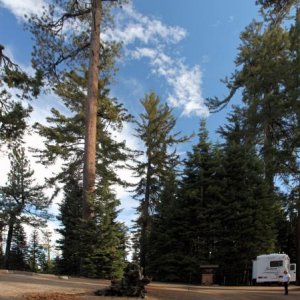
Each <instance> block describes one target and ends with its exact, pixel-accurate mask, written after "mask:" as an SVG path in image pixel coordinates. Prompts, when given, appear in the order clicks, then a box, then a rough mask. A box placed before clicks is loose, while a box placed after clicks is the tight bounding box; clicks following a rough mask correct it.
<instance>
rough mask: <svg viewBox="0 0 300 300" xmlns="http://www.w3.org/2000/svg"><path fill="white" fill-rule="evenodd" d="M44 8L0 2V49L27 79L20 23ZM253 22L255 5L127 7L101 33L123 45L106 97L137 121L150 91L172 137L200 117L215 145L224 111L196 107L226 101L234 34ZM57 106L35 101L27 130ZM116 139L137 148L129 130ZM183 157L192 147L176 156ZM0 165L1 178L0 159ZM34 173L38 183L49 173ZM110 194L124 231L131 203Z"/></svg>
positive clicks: (138, 0) (192, 1)
mask: <svg viewBox="0 0 300 300" xmlns="http://www.w3.org/2000/svg"><path fill="white" fill-rule="evenodd" d="M44 1H45V0H0V43H1V44H3V45H4V46H5V47H6V54H8V55H9V56H11V57H12V58H13V59H14V60H15V61H16V62H17V63H19V64H20V65H21V66H22V67H23V68H24V69H26V70H29V71H30V52H31V48H32V41H31V37H30V34H29V33H28V32H25V31H24V30H23V24H24V21H25V19H24V17H23V16H24V14H25V13H27V14H30V13H39V12H40V11H41V8H42V5H43V2H44ZM254 18H256V19H257V18H259V15H258V7H257V6H255V1H254V0H186V1H183V0H133V1H132V2H131V3H130V4H129V5H126V6H125V7H124V8H123V9H122V10H118V11H117V12H116V29H115V30H114V31H107V32H103V33H102V38H103V39H117V40H121V41H123V42H124V47H123V50H122V51H123V56H122V57H121V59H120V61H119V62H118V69H119V71H118V73H117V76H116V78H115V83H114V84H113V86H112V94H113V95H115V96H116V97H117V98H118V99H119V101H120V102H122V103H124V105H125V107H126V108H127V109H128V110H129V112H130V113H131V114H133V115H138V114H139V113H140V112H141V109H142V108H141V106H140V104H139V99H141V98H142V97H143V96H144V95H145V93H149V92H150V91H151V90H153V91H155V92H156V94H157V95H159V97H160V99H161V101H162V102H168V103H169V105H170V106H171V107H174V114H175V115H176V117H177V119H178V121H177V127H176V130H177V131H182V132H183V133H184V134H191V133H192V132H197V131H198V128H199V118H200V116H201V115H206V116H207V125H208V129H209V132H210V137H211V139H213V140H217V138H218V137H217V136H216V134H215V131H216V129H217V128H218V127H219V126H221V125H223V124H224V123H225V118H226V113H227V112H228V111H229V110H230V108H228V109H226V110H224V111H222V112H220V113H217V114H213V115H209V114H208V112H207V109H206V107H205V106H204V104H203V101H204V99H205V98H207V97H214V96H218V97H223V96H225V95H226V94H227V91H226V88H225V86H224V85H223V84H222V83H221V82H220V79H222V78H224V77H225V76H230V74H231V73H232V72H233V71H234V67H235V66H234V59H235V57H236V54H237V48H238V46H239V44H240V40H239V34H240V32H241V31H242V30H243V29H244V28H245V26H247V25H248V24H249V23H250V22H251V21H252V20H253V19H254ZM237 101H238V99H237ZM57 105H58V106H59V100H58V99H57V98H55V97H52V96H51V95H50V96H49V95H47V96H41V99H40V100H39V101H37V102H35V103H34V106H35V112H34V114H33V116H32V122H34V121H37V120H38V121H43V120H44V119H45V117H46V116H47V115H49V110H50V108H51V107H52V106H57ZM118 138H119V139H126V140H127V141H128V142H129V146H132V147H140V145H138V142H137V141H136V140H135V139H134V138H133V129H132V128H131V126H130V125H128V126H126V128H125V130H124V132H123V133H121V134H119V136H118ZM33 140H34V143H36V141H37V140H36V139H35V138H34V137H28V141H27V142H28V144H30V143H33ZM39 143H41V141H39ZM190 149H191V143H190V144H187V145H184V146H182V147H181V149H179V150H180V151H181V152H182V153H185V151H186V150H190ZM0 162H1V165H2V166H3V168H4V169H5V170H7V169H8V163H7V160H5V157H4V155H3V154H2V155H1V157H0ZM34 166H35V169H36V171H37V174H38V177H39V178H41V177H44V176H47V174H48V173H47V172H50V171H49V170H44V169H43V168H42V167H41V166H38V165H34ZM124 176H127V175H126V174H124ZM3 180H4V179H2V181H0V184H3V183H4V182H3ZM117 190H118V193H119V196H120V198H121V199H122V208H123V213H122V215H121V219H122V220H124V221H126V223H127V224H129V220H130V219H132V218H133V217H134V210H133V209H132V207H133V206H135V203H134V202H133V200H131V198H130V195H129V194H128V192H126V191H124V190H122V189H117ZM53 210H55V208H53Z"/></svg>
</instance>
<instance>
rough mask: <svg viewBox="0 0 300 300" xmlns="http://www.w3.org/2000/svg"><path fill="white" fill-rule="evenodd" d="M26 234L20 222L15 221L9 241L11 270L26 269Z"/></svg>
mask: <svg viewBox="0 0 300 300" xmlns="http://www.w3.org/2000/svg"><path fill="white" fill-rule="evenodd" d="M27 251H28V247H27V242H26V234H25V231H24V229H23V227H22V225H21V224H19V223H16V225H15V228H14V233H13V237H12V243H11V253H10V257H9V266H10V268H11V269H12V270H20V271H26V270H27V269H28V265H27V261H26V259H27Z"/></svg>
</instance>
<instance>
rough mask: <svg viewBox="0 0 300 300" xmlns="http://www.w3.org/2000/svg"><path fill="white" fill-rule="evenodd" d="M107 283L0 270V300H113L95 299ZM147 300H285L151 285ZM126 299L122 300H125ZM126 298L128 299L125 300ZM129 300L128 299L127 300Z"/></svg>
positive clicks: (277, 294)
mask: <svg viewBox="0 0 300 300" xmlns="http://www.w3.org/2000/svg"><path fill="white" fill-rule="evenodd" d="M109 284H110V282H109V281H105V280H92V279H81V278H66V277H62V278H59V277H57V276H53V275H41V274H31V273H24V272H14V273H8V272H5V271H1V270H0V300H72V299H74V300H101V299H102V300H103V299H107V300H113V299H114V300H115V299H119V298H117V297H104V296H95V295H94V292H95V291H96V290H99V289H102V288H105V287H107V286H108V285H109ZM146 288H147V291H148V296H147V299H149V300H198V299H199V300H200V299H201V300H214V299H217V300H233V299H234V300H267V299H268V300H279V299H285V298H286V296H284V294H283V288H282V287H278V286H274V287H221V286H209V287H204V286H196V285H176V284H162V283H155V282H152V283H151V284H150V285H148V286H147V287H146ZM289 291H290V292H289V295H288V298H289V299H293V300H296V299H297V300H298V299H299V297H300V287H296V286H293V285H291V286H290V288H289ZM126 298H127V297H123V299H126ZM128 299H129V298H128ZM131 299H132V298H131Z"/></svg>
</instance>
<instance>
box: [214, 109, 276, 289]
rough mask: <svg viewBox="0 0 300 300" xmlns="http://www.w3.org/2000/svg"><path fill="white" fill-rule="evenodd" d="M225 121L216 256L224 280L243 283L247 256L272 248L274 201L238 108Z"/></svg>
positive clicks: (247, 275)
mask: <svg viewBox="0 0 300 300" xmlns="http://www.w3.org/2000/svg"><path fill="white" fill-rule="evenodd" d="M228 119H229V125H226V126H225V127H223V128H221V129H220V132H221V134H222V136H223V137H224V138H225V144H224V149H223V151H224V159H223V168H224V175H225V180H226V186H225V189H224V190H223V197H222V201H221V203H220V204H221V208H222V209H220V210H219V216H218V219H219V220H220V222H221V228H222V232H221V233H222V234H220V235H219V240H218V243H217V245H218V247H217V249H218V254H217V259H218V261H219V264H220V265H221V268H222V271H223V275H224V276H225V277H226V281H227V283H229V284H230V283H231V284H240V283H243V284H245V283H247V282H249V280H250V279H251V275H250V274H251V273H250V269H251V260H252V259H253V257H256V256H257V255H259V254H261V253H271V252H274V250H275V244H276V228H275V218H277V217H278V216H279V214H277V215H275V214H274V212H275V211H278V210H280V206H279V203H276V202H274V197H272V195H270V193H269V190H268V184H267V183H266V179H265V178H264V170H263V164H262V161H261V159H259V157H258V156H257V155H256V151H255V147H254V145H253V144H252V143H249V141H248V139H247V138H246V135H245V130H244V126H245V125H244V124H245V123H244V120H243V117H242V115H241V114H240V113H238V110H237V111H236V112H235V113H233V114H232V115H230V116H229V118H228Z"/></svg>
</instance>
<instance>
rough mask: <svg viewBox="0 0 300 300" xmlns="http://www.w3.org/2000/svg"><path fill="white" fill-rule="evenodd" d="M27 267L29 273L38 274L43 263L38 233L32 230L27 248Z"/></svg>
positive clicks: (43, 257) (43, 258) (43, 256)
mask: <svg viewBox="0 0 300 300" xmlns="http://www.w3.org/2000/svg"><path fill="white" fill-rule="evenodd" d="M27 260H28V265H29V269H30V271H31V272H38V271H39V270H41V269H42V266H43V264H44V261H45V255H44V252H43V247H42V246H41V245H40V241H39V235H38V231H37V230H36V229H34V230H33V232H32V235H31V238H30V241H29V247H28V258H27Z"/></svg>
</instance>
